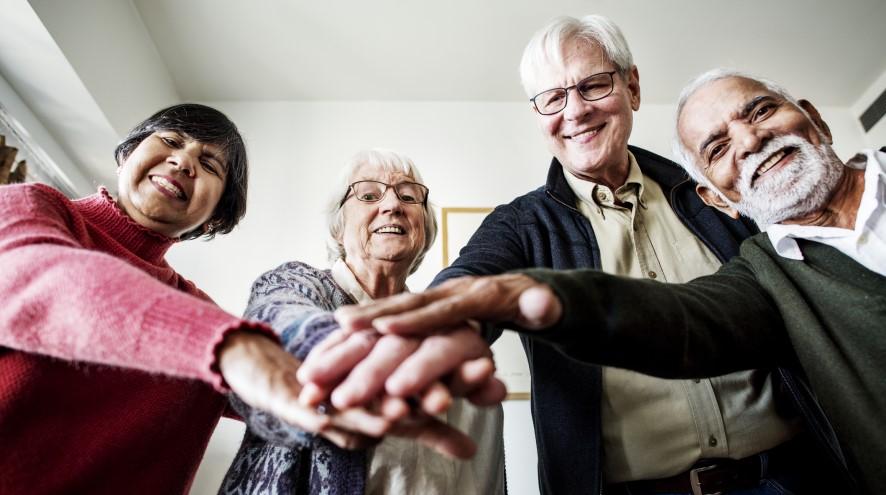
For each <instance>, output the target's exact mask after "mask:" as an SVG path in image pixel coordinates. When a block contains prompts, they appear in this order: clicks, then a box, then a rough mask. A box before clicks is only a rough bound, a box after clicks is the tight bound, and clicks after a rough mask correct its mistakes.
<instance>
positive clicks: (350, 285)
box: [330, 258, 409, 304]
mask: <svg viewBox="0 0 886 495" xmlns="http://www.w3.org/2000/svg"><path fill="white" fill-rule="evenodd" d="M330 271H331V272H332V280H335V283H337V284H338V286H339V287H341V288H342V289H344V290H345V292H347V293H348V294H349V295H350V296H351V297H352V298H354V301H356V302H357V304H365V303H368V302H370V301H372V296H370V295H369V294H368V293H367V292H366V291H365V290H364V289H363V286H362V285H360V282H358V281H357V277H356V276H355V275H354V272H352V271H351V267H349V266H348V264H347V263H345V260H343V259H341V258H339V259H337V260H335V263H333V264H332V269H331V270H330ZM403 292H409V287H404V288H403Z"/></svg>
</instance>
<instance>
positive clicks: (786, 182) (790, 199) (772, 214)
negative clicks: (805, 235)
mask: <svg viewBox="0 0 886 495" xmlns="http://www.w3.org/2000/svg"><path fill="white" fill-rule="evenodd" d="M787 146H793V147H795V148H797V151H795V152H794V157H793V161H792V163H790V164H788V165H787V166H786V167H784V168H782V169H781V170H777V171H775V172H771V173H770V174H769V175H768V176H767V177H761V178H760V179H759V181H760V182H759V183H758V184H752V181H753V179H754V173H755V172H756V171H757V169H758V168H759V167H760V165H761V164H762V163H763V162H764V161H766V159H767V158H769V157H770V156H772V154H773V153H776V152H778V151H779V150H781V149H783V148H785V147H787ZM843 168H844V165H843V162H842V161H840V158H839V157H838V156H837V154H836V153H834V150H833V148H831V146H830V145H827V144H819V145H813V144H812V143H810V142H809V141H807V140H805V139H803V138H801V137H799V136H794V135H785V136H779V137H777V138H774V139H772V140H770V141H769V142H768V143H767V144H766V146H765V147H764V148H763V149H762V150H760V151H758V152H757V153H754V154H753V155H751V156H749V157H747V158H746V159H745V160H744V161H743V162H742V164H741V171H740V174H741V175H740V176H739V178H738V181H737V183H736V187H735V189H736V191H738V193H739V194H741V199H740V200H739V201H738V202H737V203H733V202H732V201H729V200H728V199H726V198H725V196H723V195H722V194H721V197H722V198H723V200H724V201H726V203H728V204H729V206H731V207H733V208H735V210H736V211H738V212H739V213H741V214H742V215H745V216H746V217H749V218H751V219H752V220H754V221H755V222H756V223H757V225H759V226H760V228H761V229H765V228H766V227H767V226H769V225H772V224H776V223H779V222H782V221H784V220H789V219H792V218H797V217H802V216H805V215H808V214H810V213H813V212H815V211H818V210H820V209H821V208H823V207H824V206H825V204H826V203H827V201H828V200H829V199H830V197H831V194H832V193H833V191H834V189H835V188H836V186H837V184H838V183H839V182H840V178H841V177H842V176H843Z"/></svg>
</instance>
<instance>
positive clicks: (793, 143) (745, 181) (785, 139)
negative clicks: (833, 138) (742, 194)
mask: <svg viewBox="0 0 886 495" xmlns="http://www.w3.org/2000/svg"><path fill="white" fill-rule="evenodd" d="M808 143H809V142H808V141H806V140H805V139H803V138H801V137H800V136H794V135H792V134H786V135H784V136H778V137H776V138H773V139H770V140H769V142H768V143H766V145H765V146H764V147H763V149H762V150H760V151H758V152H756V153H754V154H752V155H750V156H748V157H747V158H745V159H744V161H743V162H742V164H741V178H740V179H739V183H740V185H741V189H745V190H747V189H750V187H751V182H752V181H753V178H754V172H756V171H757V169H758V168H760V165H763V162H765V161H766V160H768V159H769V157H770V156H772V155H773V154H775V153H777V152H778V151H779V150H782V149H784V148H788V147H794V148H797V149H803V145H804V144H808Z"/></svg>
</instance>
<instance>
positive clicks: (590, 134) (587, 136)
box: [563, 123, 606, 143]
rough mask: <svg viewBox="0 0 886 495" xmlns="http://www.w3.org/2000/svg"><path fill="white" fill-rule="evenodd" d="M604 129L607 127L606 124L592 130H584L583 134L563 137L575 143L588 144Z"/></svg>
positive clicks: (578, 133)
mask: <svg viewBox="0 0 886 495" xmlns="http://www.w3.org/2000/svg"><path fill="white" fill-rule="evenodd" d="M604 127H606V124H605V123H604V124H600V125H598V126H597V127H590V128H587V129H585V130H583V131H581V132H577V133H575V134H572V135H568V136H567V135H564V136H563V137H564V138H565V139H573V140H575V141H578V142H582V143H585V142H588V141H590V140H591V139H593V138H594V136H596V135H597V134H599V133H600V131H601V130H602V129H603V128H604Z"/></svg>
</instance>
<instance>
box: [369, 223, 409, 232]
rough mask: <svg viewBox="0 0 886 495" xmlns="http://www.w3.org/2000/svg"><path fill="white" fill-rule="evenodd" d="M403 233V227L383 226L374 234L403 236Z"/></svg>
mask: <svg viewBox="0 0 886 495" xmlns="http://www.w3.org/2000/svg"><path fill="white" fill-rule="evenodd" d="M404 232H405V231H404V230H403V227H398V226H396V225H385V226H384V227H381V228H378V229H376V230H375V233H376V234H403V233H404Z"/></svg>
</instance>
